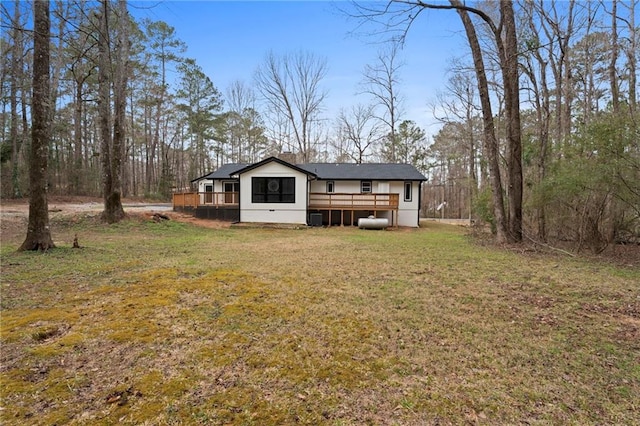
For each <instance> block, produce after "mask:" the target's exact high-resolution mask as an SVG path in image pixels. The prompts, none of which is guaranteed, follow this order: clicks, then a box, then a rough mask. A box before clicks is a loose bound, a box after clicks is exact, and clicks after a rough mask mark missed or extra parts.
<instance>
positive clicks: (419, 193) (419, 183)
mask: <svg viewBox="0 0 640 426" xmlns="http://www.w3.org/2000/svg"><path fill="white" fill-rule="evenodd" d="M423 183H424V181H423V180H419V181H418V228H420V209H421V208H422V184H423Z"/></svg>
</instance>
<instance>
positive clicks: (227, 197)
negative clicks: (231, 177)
mask: <svg viewBox="0 0 640 426" xmlns="http://www.w3.org/2000/svg"><path fill="white" fill-rule="evenodd" d="M239 189H240V182H225V183H224V184H223V185H222V191H223V192H224V203H225V204H237V203H238V191H239Z"/></svg>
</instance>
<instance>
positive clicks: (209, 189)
mask: <svg viewBox="0 0 640 426" xmlns="http://www.w3.org/2000/svg"><path fill="white" fill-rule="evenodd" d="M204 203H205V204H213V185H205V186H204Z"/></svg>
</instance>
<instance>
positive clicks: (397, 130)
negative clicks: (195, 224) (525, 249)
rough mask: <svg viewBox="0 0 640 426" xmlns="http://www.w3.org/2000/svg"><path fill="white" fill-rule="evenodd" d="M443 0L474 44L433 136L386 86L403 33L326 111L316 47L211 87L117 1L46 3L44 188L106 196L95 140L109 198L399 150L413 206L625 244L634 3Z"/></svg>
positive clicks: (15, 155)
mask: <svg viewBox="0 0 640 426" xmlns="http://www.w3.org/2000/svg"><path fill="white" fill-rule="evenodd" d="M444 5H445V3H440V4H438V3H436V4H434V5H431V6H430V5H429V4H425V3H423V2H411V1H403V2H394V1H391V2H389V3H388V5H385V7H384V8H383V9H380V10H375V9H368V7H371V6H369V5H368V4H366V5H364V6H362V5H357V4H356V6H358V7H357V8H356V9H354V11H352V12H351V13H353V15H354V16H359V17H361V18H362V19H372V18H373V17H375V18H376V20H377V22H380V23H381V24H380V25H381V31H384V32H386V33H387V34H390V35H392V34H394V31H398V32H399V33H400V34H406V33H407V32H409V31H411V25H417V23H418V21H419V20H418V18H420V19H422V17H418V15H419V13H416V12H419V11H420V10H422V9H424V8H428V7H433V8H445V7H444ZM448 5H449V6H450V7H451V8H454V9H456V10H457V11H458V13H459V14H460V16H461V18H462V21H463V23H465V30H466V34H467V37H469V40H470V47H471V51H472V52H473V51H474V49H473V43H472V41H473V37H475V38H476V39H477V40H476V43H477V44H476V46H477V51H475V52H473V53H474V55H472V56H469V54H465V55H464V56H461V57H452V58H451V65H450V72H449V75H448V77H449V79H448V82H447V84H446V87H443V88H442V90H441V92H440V93H439V94H438V97H437V99H433V100H427V99H425V100H424V101H425V103H427V102H428V101H431V103H432V105H433V111H434V115H435V116H436V118H437V119H438V120H440V121H441V123H442V127H441V129H440V130H439V131H438V133H437V134H435V135H434V136H433V137H431V138H429V137H427V135H426V133H425V131H424V130H423V129H421V128H420V127H418V126H417V125H416V123H414V122H412V121H411V120H408V119H407V118H406V115H405V113H404V111H403V108H402V99H403V97H406V96H408V94H403V93H399V89H398V88H399V81H400V80H401V77H402V60H401V53H402V51H401V45H400V44H398V43H394V42H390V43H389V45H388V46H387V47H386V48H383V49H382V50H381V51H380V52H379V55H378V56H377V57H376V58H373V59H372V61H371V63H370V64H363V71H362V81H361V84H360V85H359V86H358V87H357V88H356V87H354V92H357V93H358V96H356V97H354V104H353V105H343V106H342V109H341V111H340V112H339V114H338V115H337V116H336V117H327V116H326V115H325V112H324V111H325V108H324V105H325V103H326V98H327V92H326V90H325V89H324V86H323V79H324V77H325V76H326V71H327V67H328V65H329V64H327V62H326V60H325V59H323V58H321V57H319V56H317V55H315V54H314V53H313V52H305V51H297V52H285V53H276V52H267V53H266V55H265V57H264V58H263V59H262V61H261V62H260V63H258V64H257V65H256V70H255V72H254V78H253V80H252V81H235V82H233V83H231V84H230V85H229V87H225V88H220V87H217V86H216V84H215V82H214V81H212V80H211V78H210V77H209V76H207V75H206V73H205V72H204V70H203V69H202V68H201V66H200V65H199V64H198V62H197V60H195V59H193V58H188V57H186V56H185V52H186V50H187V49H186V48H187V46H186V45H185V43H184V42H183V41H181V40H180V35H179V34H177V33H176V31H175V29H174V28H173V27H171V25H170V24H169V23H166V22H159V21H151V20H148V19H140V20H135V19H133V18H132V16H131V15H130V13H129V12H128V11H127V8H126V2H124V1H122V0H120V1H119V2H111V1H108V0H103V1H100V2H87V1H79V0H77V1H76V0H72V1H52V2H51V3H50V11H51V26H50V31H51V37H50V55H51V58H50V67H49V71H50V77H49V82H50V104H51V106H52V108H51V109H50V120H51V121H50V124H51V133H50V136H49V154H48V156H49V159H48V168H47V173H48V176H47V185H48V193H49V194H56V195H88V196H100V195H102V194H103V193H104V191H105V182H104V180H105V167H104V159H105V153H106V155H108V156H112V157H113V156H114V154H115V157H116V159H119V160H118V161H117V162H116V163H115V166H116V167H115V168H112V169H111V170H114V172H115V173H116V174H117V178H118V179H119V181H118V185H119V186H121V195H122V196H125V197H159V198H163V199H168V198H169V197H170V194H171V192H172V191H176V190H185V189H188V188H189V187H190V181H191V180H192V179H194V178H196V177H199V176H202V175H203V174H205V173H207V172H210V171H212V170H215V168H216V167H218V166H220V165H221V164H224V163H228V162H234V163H248V162H255V161H259V160H261V159H263V158H264V157H265V156H268V155H276V154H278V153H280V152H285V151H286V152H293V153H295V154H296V155H297V157H298V161H300V162H304V161H331V162H333V161H337V162H373V161H379V162H406V163H412V164H414V165H416V166H417V167H418V168H419V169H420V170H422V171H423V172H424V173H425V175H426V176H427V177H428V178H429V181H428V182H427V183H425V185H424V196H423V200H424V205H423V206H422V212H423V214H424V215H426V216H438V217H440V216H444V217H454V218H467V217H469V218H472V219H476V220H478V221H484V222H487V223H489V224H491V225H492V226H493V227H494V230H495V229H496V228H498V232H499V231H500V224H501V222H502V221H503V219H502V218H500V217H499V216H500V214H501V213H500V211H499V209H498V210H496V208H495V207H496V204H497V203H498V204H499V203H502V202H504V203H505V206H504V209H503V213H504V215H505V216H506V218H505V219H504V221H505V222H506V221H509V220H511V219H512V218H513V217H514V216H518V215H521V217H520V218H517V219H519V220H520V221H521V227H520V226H519V225H518V223H517V221H516V223H515V224H514V225H513V226H511V223H510V222H509V226H508V227H507V228H506V230H507V232H508V233H509V235H511V236H512V237H513V236H514V234H516V235H515V240H516V241H518V240H520V239H521V236H519V235H517V234H518V232H520V231H522V232H524V234H525V236H527V237H529V238H532V239H536V240H540V241H548V240H550V239H551V240H564V241H570V242H572V243H573V244H574V246H575V247H577V248H578V249H580V248H589V249H591V250H593V251H596V252H597V251H600V250H603V249H604V248H605V247H606V246H607V245H608V244H610V243H612V242H615V241H625V242H638V241H639V235H640V143H639V141H640V130H639V127H638V120H639V119H640V113H639V112H638V107H637V65H638V57H637V56H638V50H639V49H638V45H639V41H640V40H639V36H638V27H637V23H636V22H635V13H636V11H637V5H638V1H637V0H631V1H618V0H615V1H580V2H578V1H541V0H535V1H534V0H519V1H516V2H496V1H486V2H474V5H473V8H471V7H467V6H466V5H463V4H462V3H460V2H458V1H456V0H450V3H449V4H448ZM505 5H506V6H505ZM0 7H1V8H2V9H1V13H2V40H1V44H0V46H1V48H2V57H1V58H0V61H2V67H1V69H0V84H1V87H2V96H1V101H2V111H1V116H0V120H1V125H2V126H1V132H2V134H1V139H2V141H1V147H0V153H1V162H2V171H1V172H2V175H1V178H2V179H1V182H2V184H1V195H2V197H3V198H12V197H23V196H26V195H27V194H28V192H29V188H28V186H29V178H28V177H29V152H30V150H29V145H30V143H31V131H32V123H31V118H32V111H33V109H32V105H33V102H32V97H33V93H32V91H33V87H32V77H33V63H34V58H33V42H34V28H33V21H34V19H33V10H32V7H33V5H32V3H31V2H3V3H2V5H0ZM467 12H468V13H467ZM437 13H455V12H454V11H451V10H449V11H445V10H443V11H439V12H437ZM510 14H512V15H513V16H511V15H510ZM433 16H435V15H431V17H432V19H433ZM425 19H426V18H425ZM465 19H466V21H465ZM420 22H425V21H420ZM510 22H512V23H513V25H509V23H510ZM494 23H495V25H494ZM426 24H428V22H427V23H426ZM511 28H512V31H511ZM510 31H511V32H510ZM395 40H396V42H397V40H398V39H397V38H396V39H395ZM400 41H401V37H400ZM510 41H513V43H510ZM510 49H511V50H510ZM510 51H512V54H510V53H509V52H510ZM107 53H110V54H107ZM425 54H428V46H425ZM472 58H473V60H472ZM480 65H481V66H480ZM479 68H481V70H482V71H483V75H484V79H485V81H484V85H483V84H482V79H481V78H480V77H479V74H478V71H479ZM169 70H175V72H170V71H169ZM508 76H511V77H513V78H511V77H508ZM514 80H517V81H516V83H517V84H514ZM105 83H108V84H105ZM483 87H484V90H483ZM514 99H515V100H517V102H516V103H515V106H514ZM356 101H357V102H358V103H355V102H356ZM118 103H119V104H118ZM117 104H118V105H117ZM487 108H489V110H488V109H487ZM514 108H515V109H514ZM105 109H106V110H105ZM109 109H111V110H112V111H114V112H115V113H113V114H110V113H109ZM487 111H489V113H487ZM114 122H115V126H114ZM489 125H490V126H491V129H490V130H491V132H492V134H493V141H494V142H493V143H488V142H487V141H488V140H490V139H487V138H488V137H489V136H491V135H490V134H489V132H488V130H489V128H488V126H489ZM114 129H115V130H114ZM112 131H113V132H114V134H111V132H112ZM106 133H109V135H108V136H109V138H110V140H112V141H113V140H116V141H119V142H118V143H116V145H115V151H114V148H113V147H114V145H113V144H111V145H109V144H107V145H105V143H104V141H105V140H107V139H109V138H106V137H104V136H105V135H106ZM112 163H113V161H112ZM518 166H519V167H520V170H518ZM496 177H497V178H500V179H501V182H497V183H501V185H500V186H496V185H495V183H496ZM518 177H520V181H518ZM500 179H498V180H500ZM519 187H521V189H519ZM518 191H520V192H521V194H516V196H515V197H513V194H514V193H516V192H518ZM520 203H521V205H519V204H520ZM514 205H515V208H513V207H514ZM512 240H513V238H512Z"/></svg>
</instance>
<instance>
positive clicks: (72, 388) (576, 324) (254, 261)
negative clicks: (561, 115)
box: [0, 218, 640, 425]
mask: <svg viewBox="0 0 640 426" xmlns="http://www.w3.org/2000/svg"><path fill="white" fill-rule="evenodd" d="M55 225H56V228H55V229H54V233H55V236H57V237H56V240H60V241H62V242H63V243H62V244H58V245H59V246H61V248H59V249H56V250H54V251H52V252H50V253H46V254H41V253H21V254H17V253H15V252H14V250H15V247H16V246H17V244H18V243H19V242H16V241H5V240H4V239H3V248H2V323H1V332H2V333H1V339H2V366H1V375H0V380H1V389H0V391H1V393H0V395H1V397H2V409H1V411H0V420H1V421H2V423H3V424H26V423H28V424H47V425H48V424H115V423H124V424H150V425H151V424H153V425H155V424H255V425H270V424H271V425H281V424H298V423H299V424H314V425H315V424H330V425H360V424H381V425H382V424H384V425H386V424H407V425H416V424H456V425H457V424H491V425H495V424H633V423H638V422H639V421H640V417H639V414H638V413H639V412H640V411H639V410H640V407H639V406H638V400H637V395H638V394H640V343H639V342H640V331H639V330H640V284H639V283H640V272H639V271H638V270H637V269H632V268H624V267H616V266H611V265H608V264H604V263H596V264H593V263H589V262H586V261H584V260H580V259H570V258H560V257H553V256H549V255H544V254H537V253H518V252H516V251H508V250H502V249H499V248H493V247H490V246H484V247H481V246H478V245H475V244H473V242H472V241H470V240H469V239H468V238H467V237H466V236H465V235H464V234H463V232H464V231H462V230H460V229H459V228H454V227H448V226H441V225H435V224H434V225H429V227H428V228H427V229H420V230H412V231H407V230H403V231H387V232H382V231H380V232H378V231H361V230H357V229H349V228H345V229H339V228H332V229H309V230H273V229H271V230H267V229H265V230H260V229H205V228H198V227H195V226H192V225H190V224H181V223H176V222H175V221H171V222H169V223H160V224H158V223H151V222H149V221H146V220H143V219H140V218H138V219H136V218H133V219H131V220H129V221H127V222H126V223H123V224H120V225H115V226H109V227H103V226H100V225H98V224H97V223H95V221H94V220H93V219H91V218H80V219H77V220H73V221H67V222H62V223H57V224H55ZM76 233H78V234H79V239H80V242H81V245H83V246H84V248H83V249H80V250H74V249H71V248H67V247H70V241H71V240H72V236H73V235H74V234H76ZM66 241H69V243H67V244H66V246H65V242H66Z"/></svg>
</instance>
